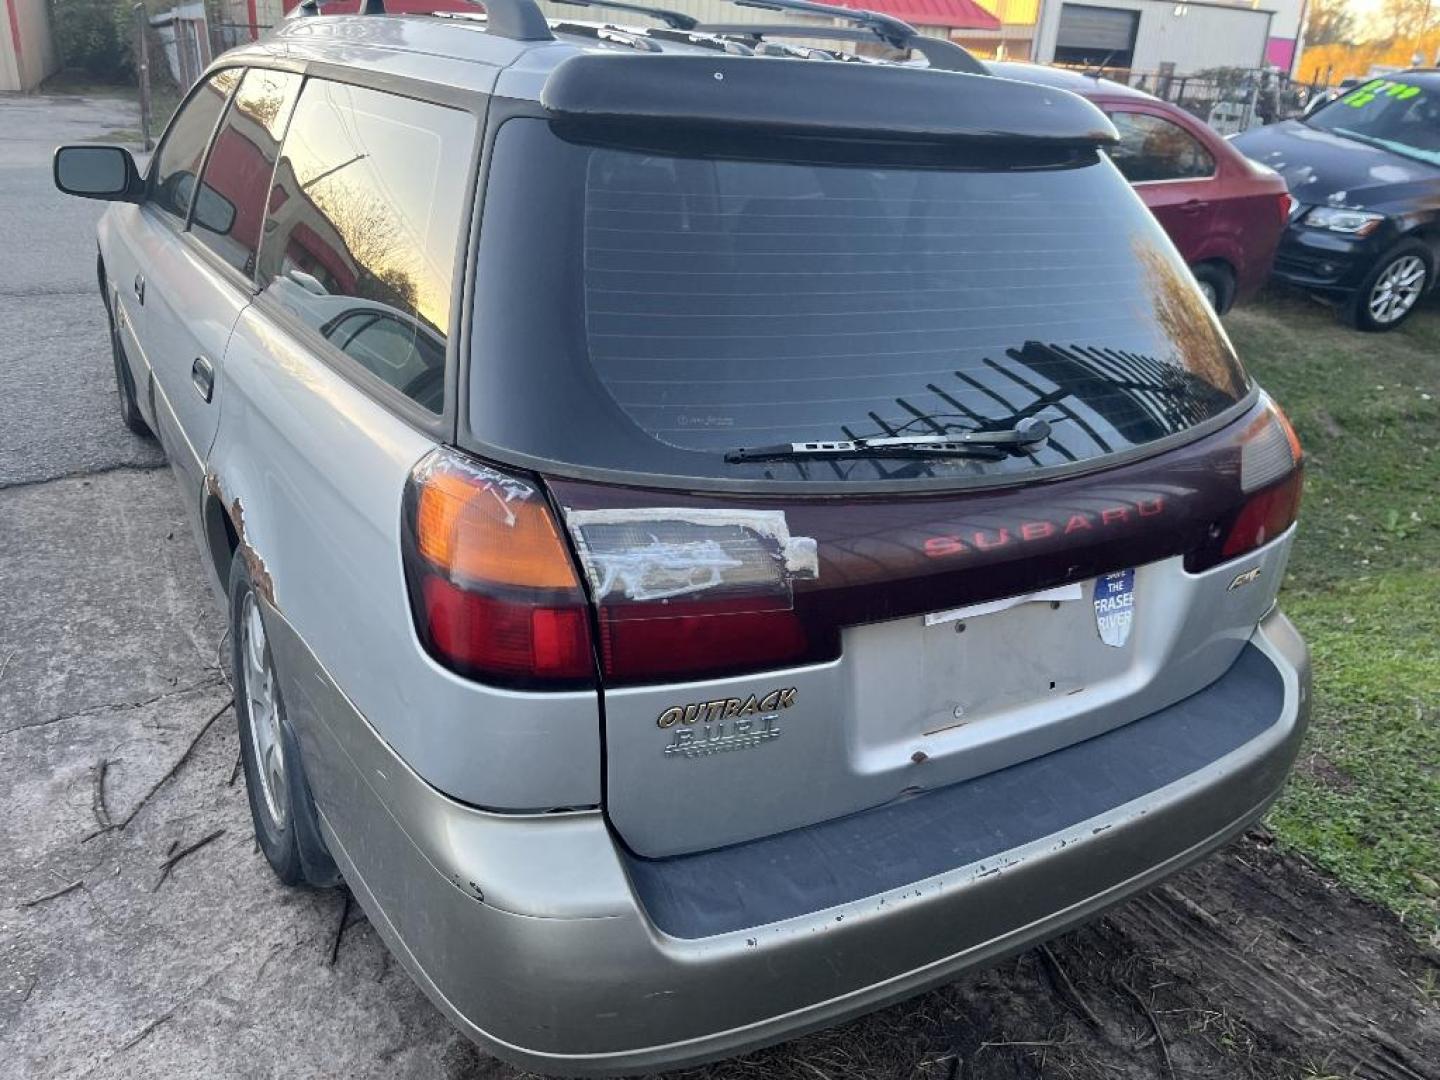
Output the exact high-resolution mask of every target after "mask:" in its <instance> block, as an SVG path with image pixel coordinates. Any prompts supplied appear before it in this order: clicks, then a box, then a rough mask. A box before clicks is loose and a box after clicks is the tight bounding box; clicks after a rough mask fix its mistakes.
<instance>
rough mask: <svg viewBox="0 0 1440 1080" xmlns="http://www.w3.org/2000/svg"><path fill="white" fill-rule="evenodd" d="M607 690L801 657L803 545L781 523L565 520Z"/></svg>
mask: <svg viewBox="0 0 1440 1080" xmlns="http://www.w3.org/2000/svg"><path fill="white" fill-rule="evenodd" d="M566 522H567V524H568V525H569V528H570V534H571V536H572V537H573V538H574V540H575V547H576V550H577V552H578V553H579V555H580V562H581V565H582V566H583V567H584V569H585V574H586V576H587V578H588V579H589V582H590V592H591V595H592V596H593V597H594V599H595V603H596V610H597V612H598V616H599V625H600V662H601V670H602V671H603V673H604V677H605V681H606V683H607V684H620V683H632V684H633V683H643V682H650V681H655V680H659V679H666V678H671V679H673V678H677V677H680V678H699V677H701V676H706V677H715V676H720V675H727V674H739V673H741V672H753V671H761V670H764V669H765V668H767V667H780V666H783V665H785V664H789V663H794V662H796V661H798V660H801V659H803V658H805V657H807V656H808V655H810V654H811V652H812V650H811V642H810V639H809V635H808V634H807V632H806V629H805V626H804V625H803V623H802V622H801V620H800V618H799V616H798V615H797V614H796V612H795V610H794V603H793V591H792V584H793V582H794V581H795V580H797V579H804V578H810V577H814V576H815V574H816V573H817V569H818V567H817V559H816V551H815V544H814V541H812V540H809V539H807V538H805V537H792V536H791V535H790V533H789V529H788V527H787V525H786V521H785V515H784V513H782V512H780V511H763V510H750V511H724V510H700V509H683V508H668V509H667V508H663V507H660V508H653V509H651V508H637V509H625V510H608V511H605V510H601V511H571V512H569V513H568V514H567V515H566Z"/></svg>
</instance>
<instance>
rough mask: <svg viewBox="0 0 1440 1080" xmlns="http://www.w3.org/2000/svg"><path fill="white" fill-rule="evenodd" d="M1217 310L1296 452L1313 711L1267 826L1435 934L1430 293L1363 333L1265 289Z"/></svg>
mask: <svg viewBox="0 0 1440 1080" xmlns="http://www.w3.org/2000/svg"><path fill="white" fill-rule="evenodd" d="M1227 327H1228V329H1229V330H1230V334H1231V337H1232V338H1233V340H1234V342H1235V345H1236V348H1237V349H1239V351H1240V353H1241V355H1242V357H1243V358H1244V359H1245V362H1246V365H1247V366H1248V367H1249V369H1250V371H1251V372H1252V374H1254V376H1255V377H1256V379H1258V380H1259V381H1260V382H1261V383H1262V384H1263V385H1264V386H1265V388H1266V389H1267V390H1269V391H1270V392H1271V393H1272V394H1273V395H1274V396H1275V397H1276V398H1277V399H1278V400H1279V401H1280V402H1281V404H1282V405H1283V406H1284V407H1285V410H1286V412H1287V413H1288V414H1289V416H1290V418H1291V419H1292V420H1293V421H1294V423H1295V426H1296V428H1297V430H1298V431H1299V434H1300V438H1301V441H1302V442H1303V443H1304V444H1305V448H1306V451H1307V454H1308V463H1307V477H1306V490H1305V503H1304V507H1303V509H1302V511H1301V516H1300V534H1299V539H1298V540H1297V542H1296V545H1295V551H1294V554H1293V556H1292V558H1291V563H1290V569H1289V573H1288V575H1287V577H1286V582H1285V590H1284V593H1283V596H1282V602H1283V604H1284V607H1285V610H1286V612H1287V613H1288V614H1289V615H1290V617H1291V618H1292V619H1294V621H1295V623H1296V624H1297V625H1298V626H1299V628H1300V631H1301V633H1303V634H1304V635H1305V637H1306V639H1307V640H1308V641H1309V643H1310V648H1311V651H1312V654H1313V659H1314V669H1315V705H1314V715H1313V719H1312V726H1311V730H1310V734H1309V737H1308V739H1307V742H1306V746H1305V748H1304V749H1303V750H1302V752H1301V759H1300V766H1299V768H1298V770H1297V772H1296V775H1295V777H1294V779H1293V780H1292V781H1291V783H1290V785H1289V787H1288V788H1287V789H1286V792H1285V794H1284V795H1283V796H1282V798H1281V799H1280V801H1279V803H1278V804H1277V805H1276V807H1275V808H1274V810H1272V812H1271V814H1270V825H1271V827H1272V828H1273V829H1274V830H1275V833H1276V835H1277V836H1278V837H1279V838H1280V840H1281V841H1282V842H1284V843H1286V844H1288V845H1290V846H1292V847H1295V848H1298V849H1299V850H1301V851H1303V852H1304V853H1305V854H1306V855H1308V856H1309V857H1310V858H1311V859H1313V860H1314V861H1315V862H1316V863H1317V864H1319V865H1320V866H1323V867H1324V868H1325V869H1326V870H1328V871H1330V872H1331V873H1333V874H1334V875H1335V876H1336V877H1338V878H1339V879H1340V880H1341V881H1343V882H1344V883H1345V884H1346V885H1348V886H1350V887H1351V888H1352V889H1354V890H1355V891H1357V892H1359V893H1361V894H1363V895H1366V896H1369V897H1372V898H1374V899H1376V900H1379V901H1380V902H1382V903H1384V904H1385V905H1387V906H1388V907H1390V908H1391V909H1393V910H1394V911H1396V912H1397V913H1398V914H1399V915H1400V916H1401V918H1402V919H1404V920H1405V921H1406V923H1407V924H1408V925H1409V926H1410V927H1411V928H1412V929H1413V930H1414V931H1415V932H1416V933H1417V935H1418V936H1420V937H1422V938H1430V939H1432V940H1437V939H1440V305H1437V304H1436V303H1434V302H1433V301H1432V302H1431V303H1429V304H1428V305H1427V306H1426V309H1425V310H1423V311H1421V312H1418V313H1417V314H1416V315H1415V316H1414V318H1413V319H1412V320H1411V322H1410V324H1408V325H1407V326H1405V327H1404V328H1403V329H1401V330H1400V331H1397V332H1395V333H1391V334H1360V333H1357V332H1355V331H1353V330H1349V329H1346V328H1344V327H1343V326H1341V325H1340V324H1339V323H1338V322H1337V321H1336V319H1335V317H1334V315H1333V314H1332V313H1331V312H1330V311H1329V310H1327V309H1326V308H1324V307H1322V306H1319V305H1317V304H1315V303H1313V302H1312V301H1310V300H1308V299H1306V298H1304V297H1300V296H1296V295H1293V294H1289V293H1283V292H1276V293H1274V294H1272V295H1269V296H1267V297H1266V298H1265V299H1264V300H1263V301H1262V302H1261V303H1260V304H1258V305H1256V306H1253V307H1250V308H1245V309H1241V310H1239V311H1236V312H1235V313H1234V314H1233V315H1231V316H1230V317H1229V318H1228V319H1227Z"/></svg>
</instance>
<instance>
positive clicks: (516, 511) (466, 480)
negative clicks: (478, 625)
mask: <svg viewBox="0 0 1440 1080" xmlns="http://www.w3.org/2000/svg"><path fill="white" fill-rule="evenodd" d="M418 480H419V503H418V506H417V512H416V515H415V542H416V547H417V548H418V549H419V552H420V554H421V555H423V556H424V557H425V558H426V559H428V560H429V561H430V562H431V563H433V564H434V565H435V566H436V568H438V569H440V570H443V571H444V572H445V573H446V574H447V575H448V576H449V577H450V578H451V580H453V581H455V582H457V583H459V584H463V583H464V582H477V583H484V584H490V585H518V586H525V587H528V588H535V589H575V588H579V585H580V582H579V581H578V579H577V578H576V575H575V568H574V565H573V564H572V563H571V561H570V556H569V554H568V553H567V552H566V550H565V543H564V541H563V540H562V539H561V538H560V535H559V533H558V532H557V530H556V528H555V523H554V521H553V520H552V518H551V516H550V510H549V507H547V506H546V504H545V500H544V497H543V496H542V495H541V494H540V492H538V491H537V490H535V489H534V488H532V487H530V486H529V485H528V484H525V483H524V482H523V481H519V480H517V479H515V478H512V477H509V476H502V475H500V474H490V473H489V470H485V469H483V468H476V467H471V466H469V465H467V464H465V463H462V462H460V461H458V460H453V459H449V458H439V459H436V460H434V461H433V462H431V463H430V464H429V467H428V468H427V469H426V470H425V473H424V475H423V476H420V477H418Z"/></svg>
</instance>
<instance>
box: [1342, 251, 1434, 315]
mask: <svg viewBox="0 0 1440 1080" xmlns="http://www.w3.org/2000/svg"><path fill="white" fill-rule="evenodd" d="M1433 273H1434V257H1433V255H1432V254H1431V252H1430V249H1429V248H1428V247H1426V246H1425V245H1424V244H1422V243H1421V242H1420V241H1419V240H1403V241H1401V242H1400V243H1399V244H1396V245H1395V246H1394V247H1393V248H1391V249H1390V250H1389V251H1387V252H1386V253H1385V254H1384V255H1382V256H1381V257H1380V258H1379V259H1377V260H1376V261H1375V266H1374V267H1373V268H1372V269H1371V271H1370V273H1368V274H1366V275H1365V280H1364V281H1362V282H1361V283H1360V288H1358V289H1357V290H1355V295H1354V296H1353V297H1351V298H1350V301H1349V303H1348V305H1347V307H1346V310H1345V316H1346V321H1347V322H1349V323H1350V325H1351V326H1353V327H1355V329H1357V330H1365V331H1369V332H1371V333H1381V332H1384V331H1386V330H1394V329H1395V328H1396V327H1397V326H1399V325H1400V324H1401V323H1403V322H1404V321H1405V320H1406V319H1408V318H1409V317H1410V316H1411V315H1412V314H1413V313H1414V311H1415V308H1416V306H1417V305H1418V304H1419V303H1420V297H1421V296H1423V295H1424V294H1425V290H1426V289H1428V288H1429V287H1430V281H1431V275H1432V274H1433Z"/></svg>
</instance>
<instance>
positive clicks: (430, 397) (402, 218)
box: [258, 79, 474, 412]
mask: <svg viewBox="0 0 1440 1080" xmlns="http://www.w3.org/2000/svg"><path fill="white" fill-rule="evenodd" d="M473 142H474V121H473V119H472V118H471V116H470V114H469V113H464V112H459V111H457V110H454V109H447V108H443V107H441V106H438V105H431V104H427V103H424V102H419V101H412V100H409V99H407V98H399V97H395V96H393V95H389V94H383V93H380V92H379V91H375V90H367V89H363V88H360V87H354V86H346V85H343V84H340V83H333V82H325V81H322V80H317V79H311V80H310V81H309V82H307V83H306V84H305V89H304V91H303V92H302V93H301V95H300V101H299V104H298V105H296V107H295V113H294V116H293V117H292V119H291V121H290V127H289V130H288V132H287V133H286V136H285V147H284V153H283V154H282V156H281V158H280V163H279V165H278V166H277V168H276V170H275V179H274V185H273V187H272V189H271V191H270V200H269V218H268V220H267V223H266V226H265V239H264V242H263V244H262V245H261V252H260V265H259V273H258V279H259V282H260V284H261V285H262V286H263V287H264V291H265V293H266V294H267V295H269V296H270V297H272V298H273V299H275V300H277V301H278V302H279V303H281V304H283V305H285V306H286V307H287V308H289V310H290V311H291V312H292V313H293V314H295V315H296V316H298V317H299V318H300V319H302V320H304V321H305V322H307V323H309V324H310V325H311V326H312V327H314V328H315V329H316V331H317V332H318V333H320V334H321V335H322V336H323V337H325V338H326V340H327V341H329V342H330V344H331V346H333V347H334V348H335V349H337V350H338V351H339V352H341V353H343V354H344V355H346V356H348V357H350V358H351V359H352V360H354V361H356V362H357V363H359V364H360V365H361V366H363V367H364V368H365V369H366V370H367V371H369V372H371V373H372V374H374V375H376V376H378V377H379V378H380V379H382V380H384V382H385V383H386V384H388V385H389V386H392V387H394V388H395V389H397V390H399V391H400V392H401V393H403V394H405V395H406V396H407V397H409V398H411V399H412V400H414V401H417V402H419V403H420V404H421V405H423V406H425V407H426V408H427V409H429V410H431V411H432V412H439V411H440V409H441V406H442V402H443V398H444V381H445V380H444V375H445V339H446V335H447V334H448V333H449V326H450V298H451V288H452V285H453V282H454V270H455V258H456V253H457V251H458V250H459V249H458V246H457V245H458V244H459V241H460V233H461V229H462V223H463V219H464V213H463V211H464V205H463V203H464V197H465V188H466V178H467V176H468V174H469V169H470V153H471V149H472V146H473ZM362 315H363V316H365V317H366V318H365V319H364V320H359V321H357V317H358V316H362Z"/></svg>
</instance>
